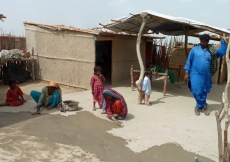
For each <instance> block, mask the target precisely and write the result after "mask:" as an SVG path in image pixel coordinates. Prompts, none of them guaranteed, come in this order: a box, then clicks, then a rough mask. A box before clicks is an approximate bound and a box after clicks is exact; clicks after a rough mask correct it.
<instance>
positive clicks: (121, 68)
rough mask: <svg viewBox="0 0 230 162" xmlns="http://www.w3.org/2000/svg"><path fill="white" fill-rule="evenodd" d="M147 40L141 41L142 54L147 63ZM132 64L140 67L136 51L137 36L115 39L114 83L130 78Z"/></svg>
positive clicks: (113, 45)
mask: <svg viewBox="0 0 230 162" xmlns="http://www.w3.org/2000/svg"><path fill="white" fill-rule="evenodd" d="M145 48H146V42H145V40H144V39H143V40H142V43H141V54H142V59H143V61H144V64H145ZM131 65H133V66H134V68H135V69H140V66H139V62H138V59H137V52H136V37H134V38H131V39H115V40H113V42H112V84H113V85H116V84H117V83H119V82H120V81H122V80H127V79H130V68H131Z"/></svg>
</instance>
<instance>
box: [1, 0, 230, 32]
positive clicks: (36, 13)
mask: <svg viewBox="0 0 230 162" xmlns="http://www.w3.org/2000/svg"><path fill="white" fill-rule="evenodd" d="M0 2H1V3H0V4H1V5H0V14H3V15H5V16H6V17H7V18H6V19H4V22H2V21H0V33H11V34H14V35H21V36H25V28H24V25H23V22H25V21H27V22H36V23H42V24H50V25H57V24H58V25H59V24H61V25H67V26H74V27H78V28H93V27H98V26H99V23H101V24H105V23H107V22H109V21H110V20H111V19H115V18H119V17H122V16H126V15H129V13H140V12H141V11H144V10H152V11H155V12H159V13H162V14H166V15H171V16H180V17H185V18H189V19H193V20H197V21H200V22H203V23H206V24H208V25H212V26H216V27H220V28H230V18H229V15H230V0H0Z"/></svg>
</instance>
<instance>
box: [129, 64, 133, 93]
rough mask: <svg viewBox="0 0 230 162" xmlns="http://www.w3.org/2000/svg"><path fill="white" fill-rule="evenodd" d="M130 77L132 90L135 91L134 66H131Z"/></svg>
mask: <svg viewBox="0 0 230 162" xmlns="http://www.w3.org/2000/svg"><path fill="white" fill-rule="evenodd" d="M130 76H131V88H132V90H134V86H133V65H131V68H130Z"/></svg>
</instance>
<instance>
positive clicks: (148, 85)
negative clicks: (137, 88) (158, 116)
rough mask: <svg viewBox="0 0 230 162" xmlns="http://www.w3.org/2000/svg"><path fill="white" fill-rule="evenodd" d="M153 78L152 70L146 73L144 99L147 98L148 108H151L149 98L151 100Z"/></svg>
mask: <svg viewBox="0 0 230 162" xmlns="http://www.w3.org/2000/svg"><path fill="white" fill-rule="evenodd" d="M151 77H152V72H151V71H150V70H149V71H146V72H145V77H144V80H143V82H142V91H143V98H145V105H147V106H150V103H149V98H150V94H151V93H152V88H151V81H150V78H151ZM144 96H145V97H144Z"/></svg>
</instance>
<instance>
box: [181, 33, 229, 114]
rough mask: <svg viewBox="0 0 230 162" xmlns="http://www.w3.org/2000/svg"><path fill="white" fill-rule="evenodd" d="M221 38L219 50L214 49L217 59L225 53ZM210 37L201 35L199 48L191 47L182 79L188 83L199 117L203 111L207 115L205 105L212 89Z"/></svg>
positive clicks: (225, 46) (224, 45) (223, 42)
mask: <svg viewBox="0 0 230 162" xmlns="http://www.w3.org/2000/svg"><path fill="white" fill-rule="evenodd" d="M220 38H221V48H220V49H216V52H215V53H216V55H217V58H219V57H222V56H224V55H225V53H226V49H227V45H226V43H225V41H224V40H223V36H222V35H221V36H220ZM209 40H210V36H209V35H208V34H203V35H201V36H200V46H196V47H193V48H192V50H191V51H190V53H189V56H188V59H187V62H186V65H185V67H184V69H185V77H184V79H185V80H187V81H189V84H188V85H189V89H190V91H191V92H192V94H193V96H194V98H195V100H196V108H195V114H196V115H200V111H201V110H204V113H205V115H209V113H210V112H209V110H208V107H207V103H206V98H207V94H208V93H209V92H210V90H211V88H212V75H211V71H210V68H211V59H212V55H211V52H210V51H211V50H210V49H209V46H208V42H209Z"/></svg>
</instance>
